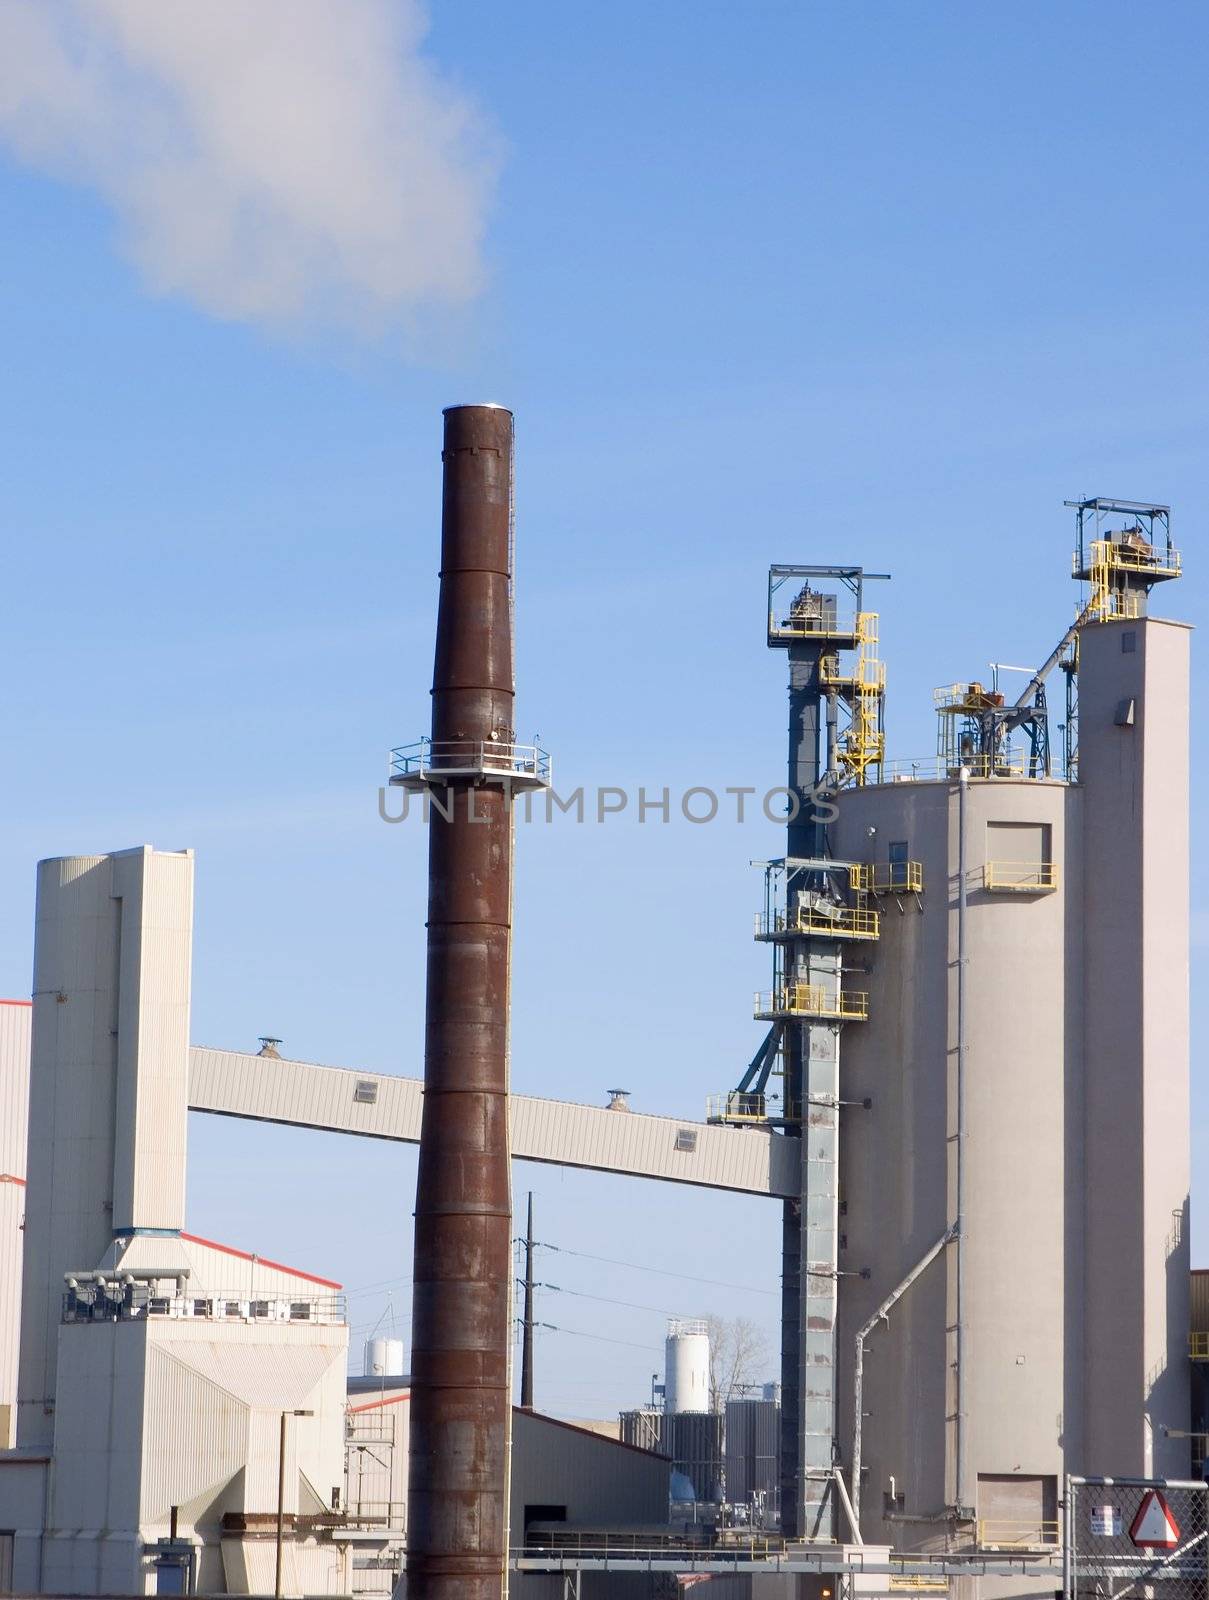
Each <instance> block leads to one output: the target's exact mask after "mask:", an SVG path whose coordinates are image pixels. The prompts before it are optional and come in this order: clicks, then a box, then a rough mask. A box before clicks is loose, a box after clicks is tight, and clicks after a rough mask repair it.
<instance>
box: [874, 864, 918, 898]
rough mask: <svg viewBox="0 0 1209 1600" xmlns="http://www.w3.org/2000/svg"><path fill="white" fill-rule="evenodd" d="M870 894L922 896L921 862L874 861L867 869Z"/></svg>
mask: <svg viewBox="0 0 1209 1600" xmlns="http://www.w3.org/2000/svg"><path fill="white" fill-rule="evenodd" d="M868 883H869V892H870V894H895V893H897V894H922V892H923V887H924V864H923V862H922V861H875V862H872V863H871V864H870V868H869V878H868Z"/></svg>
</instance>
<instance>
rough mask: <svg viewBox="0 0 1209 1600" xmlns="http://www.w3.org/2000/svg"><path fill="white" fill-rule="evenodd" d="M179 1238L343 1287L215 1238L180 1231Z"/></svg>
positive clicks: (330, 1286)
mask: <svg viewBox="0 0 1209 1600" xmlns="http://www.w3.org/2000/svg"><path fill="white" fill-rule="evenodd" d="M181 1238H182V1239H185V1240H187V1241H188V1243H189V1244H201V1245H205V1247H206V1249H207V1250H221V1251H222V1253H223V1255H225V1256H238V1257H239V1259H240V1260H241V1261H257V1262H259V1263H260V1265H261V1266H262V1267H268V1268H269V1270H270V1271H272V1272H288V1273H289V1274H290V1276H291V1277H292V1278H305V1279H306V1281H307V1283H319V1284H322V1285H323V1287H324V1288H325V1289H343V1288H344V1285H343V1284H342V1283H336V1282H335V1280H334V1279H332V1278H319V1277H316V1275H315V1274H314V1273H313V1272H303V1271H302V1270H301V1268H299V1267H287V1266H286V1265H285V1263H284V1262H282V1261H270V1260H269V1258H268V1256H257V1255H253V1254H252V1252H251V1251H250V1250H237V1249H236V1248H235V1246H234V1245H232V1244H219V1243H218V1241H217V1240H216V1239H203V1238H202V1237H201V1235H200V1234H197V1233H182V1234H181Z"/></svg>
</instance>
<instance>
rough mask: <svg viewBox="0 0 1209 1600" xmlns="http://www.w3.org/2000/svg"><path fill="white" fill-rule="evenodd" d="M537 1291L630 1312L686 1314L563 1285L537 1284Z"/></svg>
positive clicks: (665, 1314) (667, 1315)
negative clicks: (620, 1307)
mask: <svg viewBox="0 0 1209 1600" xmlns="http://www.w3.org/2000/svg"><path fill="white" fill-rule="evenodd" d="M533 1287H534V1288H535V1289H552V1290H553V1291H554V1293H555V1294H573V1295H575V1297H576V1298H577V1299H579V1300H599V1301H600V1303H601V1305H605V1306H624V1307H625V1308H626V1309H627V1310H628V1311H654V1312H658V1314H659V1315H660V1316H663V1317H679V1316H682V1315H683V1314H684V1308H683V1307H681V1308H680V1309H679V1310H677V1311H673V1310H672V1308H671V1307H670V1306H644V1305H639V1303H638V1302H637V1301H636V1300H615V1299H614V1298H613V1297H612V1295H607V1294H589V1293H588V1291H587V1290H586V1289H567V1288H564V1287H563V1285H562V1284H561V1283H535V1284H534V1285H533Z"/></svg>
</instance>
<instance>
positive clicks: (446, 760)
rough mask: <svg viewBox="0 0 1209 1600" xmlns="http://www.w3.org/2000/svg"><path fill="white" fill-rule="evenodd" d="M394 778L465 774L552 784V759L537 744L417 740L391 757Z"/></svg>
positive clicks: (402, 746)
mask: <svg viewBox="0 0 1209 1600" xmlns="http://www.w3.org/2000/svg"><path fill="white" fill-rule="evenodd" d="M390 771H391V776H392V777H396V778H426V777H434V778H449V777H455V776H459V775H463V774H469V775H474V774H476V773H493V774H499V775H501V776H505V777H507V776H515V777H528V778H537V779H540V780H541V781H542V782H544V783H549V781H550V755H549V752H548V751H546V750H543V749H542V747H541V746H540V745H537V744H505V743H503V742H502V741H496V740H494V739H436V740H433V739H416V740H415V741H413V743H411V744H404V745H399V746H398V747H397V748H395V749H394V750H392V751H391V753H390Z"/></svg>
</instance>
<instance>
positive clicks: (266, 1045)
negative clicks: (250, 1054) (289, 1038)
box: [256, 1033, 281, 1061]
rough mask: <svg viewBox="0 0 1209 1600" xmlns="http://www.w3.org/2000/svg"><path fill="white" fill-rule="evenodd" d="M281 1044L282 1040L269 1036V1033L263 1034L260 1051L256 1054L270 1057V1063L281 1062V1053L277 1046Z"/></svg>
mask: <svg viewBox="0 0 1209 1600" xmlns="http://www.w3.org/2000/svg"><path fill="white" fill-rule="evenodd" d="M280 1043H281V1040H280V1039H274V1038H273V1036H272V1034H269V1033H264V1034H261V1036H260V1049H259V1050H258V1051H257V1052H256V1054H257V1055H258V1056H268V1058H269V1060H270V1061H280V1060H281V1051H280V1050H278V1048H277V1046H278V1045H279V1044H280Z"/></svg>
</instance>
